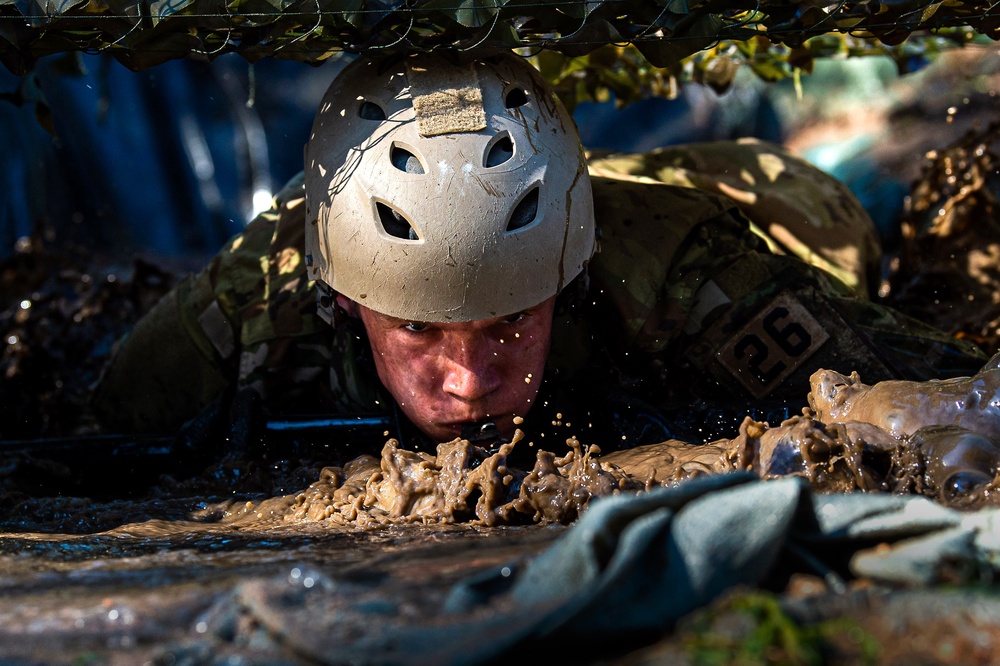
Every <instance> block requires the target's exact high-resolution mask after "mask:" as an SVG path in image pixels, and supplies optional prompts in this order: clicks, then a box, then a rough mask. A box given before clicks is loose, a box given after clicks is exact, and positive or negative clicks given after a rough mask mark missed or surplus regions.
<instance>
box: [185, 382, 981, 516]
mask: <svg viewBox="0 0 1000 666" xmlns="http://www.w3.org/2000/svg"><path fill="white" fill-rule="evenodd" d="M991 365H992V364H990V365H988V366H987V367H986V368H984V369H983V371H981V372H980V373H979V374H977V375H976V376H974V377H969V378H961V379H955V380H949V381H931V382H920V383H918V382H882V383H879V384H876V385H874V386H868V385H865V384H863V383H862V382H861V380H860V378H859V377H858V376H857V375H856V374H852V375H851V376H849V377H848V376H844V375H841V374H839V373H835V372H832V371H829V370H820V371H818V372H816V373H815V374H814V375H813V378H812V390H811V392H810V394H809V396H808V398H807V399H808V402H809V405H810V407H806V408H803V410H802V414H801V415H800V416H794V417H792V418H790V419H787V420H785V421H784V422H782V423H781V424H779V425H777V426H773V427H772V426H771V425H769V424H768V423H762V422H758V421H754V420H753V419H751V418H749V417H747V418H746V419H744V421H743V423H742V425H741V426H740V428H739V432H738V434H737V435H736V436H735V437H734V438H732V439H721V440H717V441H714V442H711V443H708V444H689V443H686V442H681V441H677V440H669V441H665V442H661V443H658V444H650V445H646V446H640V447H636V448H633V449H628V450H623V451H614V452H612V453H609V454H607V455H602V454H601V449H600V447H599V446H597V445H589V446H584V445H583V444H582V443H581V442H580V441H579V440H578V439H576V438H570V439H568V440H567V442H566V444H567V447H568V452H567V453H566V454H565V455H562V456H557V455H556V454H555V453H553V452H551V451H545V450H539V451H538V452H537V456H536V460H535V463H534V467H533V468H532V469H530V470H520V469H516V468H514V467H512V466H510V465H509V464H508V457H509V456H510V454H511V453H512V451H513V450H514V449H515V447H517V446H519V445H523V444H521V442H523V441H524V439H525V436H524V433H523V432H521V431H518V432H517V435H516V436H515V438H514V441H512V442H510V443H506V444H504V445H502V446H501V447H500V449H499V450H498V451H497V452H496V453H492V454H491V453H489V452H488V451H487V450H485V449H484V448H481V447H479V446H476V445H475V444H472V443H470V442H469V441H467V440H462V439H456V440H454V441H451V442H447V443H444V444H440V445H439V446H438V448H437V451H436V454H434V455H432V454H429V453H423V452H416V451H407V450H403V449H401V448H400V447H399V445H398V442H396V440H389V441H388V442H387V443H386V444H385V446H384V447H383V449H382V453H381V458H380V459H376V458H375V457H373V456H361V457H359V458H356V459H355V460H353V461H351V462H349V463H347V464H346V465H344V466H343V467H326V468H324V469H323V470H322V471H321V472H320V474H319V478H318V480H316V481H314V482H313V483H311V484H310V485H309V486H308V487H307V488H306V489H305V490H304V491H302V492H298V493H294V494H289V495H283V496H279V497H274V498H269V499H265V500H263V501H261V502H257V503H255V502H240V501H235V500H234V501H229V502H224V503H221V504H216V505H212V506H210V507H208V508H206V509H205V510H203V511H201V512H200V513H199V514H198V516H197V517H198V519H200V520H217V521H219V522H220V523H223V524H233V525H241V524H242V525H249V524H254V525H267V524H287V523H301V522H308V523H323V524H326V525H330V526H340V527H348V528H362V529H368V528H374V527H380V526H384V525H388V524H395V523H422V524H440V523H462V522H471V523H475V524H479V525H485V526H496V525H519V524H530V523H562V524H568V523H571V522H573V521H574V520H576V518H578V517H579V516H580V514H581V513H582V512H583V511H584V510H585V509H586V507H587V505H588V504H589V503H590V501H591V500H592V499H594V498H598V497H605V496H608V495H614V494H618V493H622V492H641V491H644V490H649V489H651V488H653V487H656V486H668V485H676V484H678V483H681V482H683V481H685V480H687V479H691V478H693V477H696V476H701V475H705V474H725V473H730V472H734V471H750V472H753V473H754V474H756V475H757V476H759V477H760V478H762V479H773V478H781V477H786V476H799V477H802V478H805V479H807V480H808V481H809V483H810V484H811V485H812V486H813V487H814V488H815V489H816V490H818V491H821V492H852V491H864V492H889V493H908V494H921V495H925V496H928V497H931V498H933V499H936V500H938V501H940V502H942V503H944V504H946V505H950V506H955V507H961V508H976V507H979V506H983V505H986V504H996V503H997V501H996V497H997V492H996V491H997V489H998V488H1000V447H998V446H997V444H996V441H998V438H1000V413H998V405H1000V397H998V396H1000V393H998V391H1000V370H998V369H997V368H995V367H991Z"/></svg>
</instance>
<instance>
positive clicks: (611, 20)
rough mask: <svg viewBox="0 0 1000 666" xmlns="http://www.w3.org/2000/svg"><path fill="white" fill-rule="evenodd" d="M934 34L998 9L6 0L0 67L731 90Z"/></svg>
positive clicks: (889, 0)
mask: <svg viewBox="0 0 1000 666" xmlns="http://www.w3.org/2000/svg"><path fill="white" fill-rule="evenodd" d="M970 28H971V29H970ZM927 31H935V34H936V35H937V36H938V37H934V38H933V39H939V38H940V39H945V40H946V41H949V42H958V43H965V42H967V41H970V40H971V39H973V38H975V37H976V35H977V34H979V35H986V36H988V37H991V38H994V39H995V38H997V36H998V35H1000V9H998V8H997V5H995V4H992V3H990V2H986V1H985V0H946V1H944V2H942V1H940V0H882V1H880V0H860V1H844V0H841V1H836V2H827V1H824V0H820V1H819V2H785V1H784V0H753V1H751V0H726V1H724V2H722V1H719V0H691V1H689V2H674V1H673V0H656V1H654V2H650V1H649V0H568V1H564V2H558V1H556V2H553V1H546V2H538V1H533V2H526V1H525V0H452V1H451V2H443V1H442V0H405V1H403V0H371V1H368V2H365V1H364V0H349V1H343V2H337V1H336V0H154V1H152V2H134V1H131V0H0V61H2V62H3V63H4V65H6V66H7V67H8V68H9V69H11V70H12V71H14V72H18V73H23V72H25V71H27V70H28V69H29V68H30V66H31V64H32V62H33V61H34V60H35V59H36V58H38V57H40V56H43V55H47V54H52V53H60V52H70V51H85V52H99V51H107V52H110V53H112V54H113V55H114V56H115V57H116V58H117V59H119V60H120V61H121V62H123V63H124V64H126V65H127V66H128V67H130V68H132V69H136V70H138V69H144V68H147V67H151V66H153V65H156V64H159V63H161V62H164V61H167V60H170V59H174V58H181V57H189V56H191V57H200V58H205V59H212V58H214V57H215V56H218V55H220V54H223V53H228V52H237V53H240V54H241V55H243V56H244V57H246V58H247V59H248V60H250V61H255V60H258V59H260V58H263V57H269V56H271V57H279V58H288V59H293V60H301V61H306V62H311V63H318V62H321V61H323V60H325V59H327V58H329V57H330V56H331V55H332V54H334V53H336V52H338V51H347V52H354V53H357V52H361V51H366V50H371V49H385V48H405V49H435V48H456V49H470V48H480V47H482V46H487V45H492V46H499V47H504V48H513V47H535V48H551V49H554V50H556V51H558V52H561V53H562V54H565V55H568V56H571V57H573V56H580V55H584V54H587V53H590V52H592V51H594V50H595V49H597V48H598V47H601V46H605V45H619V46H620V45H624V44H634V45H635V47H637V48H638V50H639V51H640V52H641V53H642V55H643V56H645V58H646V59H647V60H648V61H649V62H650V63H651V64H653V65H654V66H656V67H673V66H675V65H677V64H678V63H679V62H681V61H682V60H683V59H684V58H686V57H688V56H691V55H692V54H696V53H698V52H699V51H702V50H703V49H706V48H708V47H711V46H713V45H719V44H723V45H725V44H727V43H731V44H730V45H731V46H732V49H727V53H717V54H715V55H724V56H725V58H724V59H722V60H721V61H720V62H717V63H716V64H715V65H713V66H712V67H708V66H706V67H705V68H703V69H702V70H701V71H702V72H703V73H705V72H707V73H708V75H709V76H710V77H711V76H718V75H722V76H723V78H725V72H726V71H727V70H728V69H729V66H728V65H729V61H728V60H727V59H728V58H732V57H736V58H737V59H752V60H754V61H755V62H756V63H757V65H758V69H759V72H758V73H761V74H762V75H764V76H770V75H774V74H775V73H776V72H774V71H769V70H768V68H769V67H771V66H772V65H773V64H774V63H773V59H769V58H768V57H762V56H766V54H767V52H768V51H769V50H771V49H772V47H780V49H779V50H780V53H779V61H780V63H783V64H786V65H787V64H788V63H791V65H792V66H793V67H798V68H802V69H808V66H809V63H810V62H811V59H812V58H813V57H814V56H816V55H817V54H819V55H830V54H831V53H838V52H839V53H844V52H853V51H854V50H857V49H861V50H870V49H872V48H877V49H881V50H882V52H885V50H886V49H888V50H889V51H891V52H892V54H893V55H894V56H895V57H896V58H897V61H898V62H900V63H901V64H903V66H905V60H906V59H907V58H908V57H910V55H911V54H908V53H907V52H906V50H905V49H902V50H900V49H896V48H895V47H897V46H899V45H902V44H903V42H904V40H907V38H908V37H909V36H910V35H912V34H916V33H924V34H926V32H927ZM859 40H860V41H859ZM873 45H874V46H873ZM923 49H924V47H921V52H922V50H923Z"/></svg>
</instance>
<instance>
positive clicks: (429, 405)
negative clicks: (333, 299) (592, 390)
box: [357, 298, 555, 442]
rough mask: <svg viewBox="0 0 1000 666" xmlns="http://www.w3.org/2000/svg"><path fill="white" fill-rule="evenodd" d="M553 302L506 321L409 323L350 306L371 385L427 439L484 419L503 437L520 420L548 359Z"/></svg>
mask: <svg viewBox="0 0 1000 666" xmlns="http://www.w3.org/2000/svg"><path fill="white" fill-rule="evenodd" d="M554 307H555V298H550V299H549V300H547V301H545V302H544V303H541V304H539V305H537V306H535V307H533V308H531V309H529V310H525V311H524V312H518V313H514V314H512V315H509V316H506V317H497V318H495V319H486V320H481V321H473V322H463V323H439V322H435V323H428V322H412V321H406V320H402V319H397V318H395V317H390V316H388V315H384V314H381V313H378V312H375V311H374V310H370V309H368V308H365V307H362V306H357V311H358V312H359V314H360V316H361V320H362V321H363V322H364V325H365V330H366V331H367V333H368V339H369V341H370V342H371V348H372V353H373V355H374V358H375V367H376V369H377V370H378V375H379V379H380V380H381V381H382V383H383V384H384V385H385V387H386V389H388V391H389V392H390V393H391V394H392V396H393V398H394V399H395V400H396V402H397V403H398V404H399V406H400V409H402V410H403V413H405V414H406V416H407V417H408V418H409V419H410V420H411V421H412V422H413V423H414V424H415V425H416V426H417V427H418V428H420V429H421V430H422V431H423V432H424V433H425V434H427V436H428V437H430V438H431V439H432V440H435V441H439V442H444V441H448V440H451V439H454V438H455V437H458V436H459V435H460V434H461V431H462V425H463V424H465V423H474V422H479V421H484V420H491V421H494V422H495V423H496V424H497V427H498V428H499V429H500V433H501V434H502V435H504V436H505V437H506V438H508V439H509V438H511V437H512V436H513V434H514V429H515V424H514V418H515V417H517V416H523V415H525V414H527V412H528V410H530V409H531V406H532V404H534V401H535V397H536V396H537V395H538V389H539V387H540V386H541V381H542V372H543V371H544V368H545V361H546V358H547V357H548V353H549V341H550V338H551V332H552V314H553V310H554Z"/></svg>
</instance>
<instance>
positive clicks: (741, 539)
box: [202, 474, 1000, 664]
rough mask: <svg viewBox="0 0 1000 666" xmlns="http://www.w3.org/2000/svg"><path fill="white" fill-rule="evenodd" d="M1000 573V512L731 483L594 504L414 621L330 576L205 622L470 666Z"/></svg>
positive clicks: (779, 484)
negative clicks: (854, 583)
mask: <svg viewBox="0 0 1000 666" xmlns="http://www.w3.org/2000/svg"><path fill="white" fill-rule="evenodd" d="M838 558H839V559H838ZM998 563H1000V518H998V513H997V510H995V509H988V510H980V511H978V512H975V513H972V512H969V513H962V512H958V511H954V510H951V509H947V508H944V507H942V506H940V505H937V504H935V503H933V502H931V501H929V500H926V499H924V498H919V497H896V496H887V495H875V494H872V495H869V494H863V493H857V494H849V495H814V494H813V493H812V491H811V489H810V487H809V485H808V484H807V483H805V482H804V481H803V480H802V479H798V478H786V479H781V480H776V481H759V480H757V479H755V478H754V477H752V476H749V475H745V474H731V475H720V476H709V477H703V478H700V479H695V480H692V481H689V482H686V483H684V484H682V485H680V486H677V487H675V488H661V489H656V490H653V491H651V492H648V493H643V494H639V495H629V496H625V495H621V496H617V497H611V498H606V499H602V500H598V501H595V502H594V503H593V504H592V505H591V507H590V508H589V509H588V510H587V511H586V513H585V514H584V516H583V517H582V518H581V519H580V521H579V522H578V523H577V524H576V525H574V526H573V527H572V528H570V529H569V530H567V532H566V533H565V534H563V535H562V536H561V537H560V538H559V539H557V540H556V541H555V542H554V543H553V544H552V545H551V546H550V547H549V548H548V549H547V550H545V551H543V552H542V553H541V554H539V555H538V556H536V557H535V558H533V559H530V560H528V561H525V562H513V563H511V564H510V565H508V566H505V567H502V568H500V569H498V570H495V571H486V572H481V573H479V574H477V575H474V576H470V577H469V578H468V579H466V580H464V581H462V582H461V583H459V584H458V585H456V586H455V587H454V588H453V589H452V590H451V591H450V593H448V594H447V595H442V597H441V598H439V599H437V600H431V601H429V602H428V607H427V608H421V609H418V610H413V609H411V610H409V611H407V609H406V604H404V603H399V604H396V603H395V602H394V601H393V599H392V598H391V594H389V595H387V594H386V593H385V591H384V590H383V591H382V592H381V593H380V590H379V589H378V588H377V586H376V587H375V588H370V587H369V588H358V587H357V586H354V585H351V584H349V583H344V582H337V581H333V580H329V579H327V578H326V577H325V576H323V574H321V573H316V574H311V575H312V576H314V578H315V581H316V582H315V584H312V585H311V586H310V587H309V589H304V588H303V587H302V586H301V584H296V585H293V584H292V582H290V580H287V579H286V580H274V581H250V582H247V583H245V584H243V585H242V586H241V587H239V588H237V590H236V591H235V592H234V595H233V597H232V598H231V599H230V600H229V601H227V604H228V605H227V604H224V605H223V608H221V609H219V608H217V609H215V610H214V611H213V613H212V614H211V615H210V616H208V619H203V620H202V621H203V622H206V623H207V624H209V625H210V626H211V627H212V631H214V632H215V633H216V634H217V635H225V634H227V633H230V632H231V629H227V628H226V626H231V625H232V624H233V623H234V622H235V620H234V619H233V618H234V617H235V616H234V611H233V609H234V608H236V609H238V610H239V612H242V613H248V612H249V613H250V614H251V615H253V616H254V618H255V619H256V621H257V623H258V624H260V625H262V626H264V627H266V628H269V630H270V631H271V632H272V633H273V634H275V636H276V639H280V641H282V642H283V643H284V644H286V645H291V646H292V647H293V648H294V649H295V651H296V652H298V653H301V654H305V655H308V656H309V657H310V658H312V659H315V660H317V661H320V662H325V663H345V662H349V663H358V664H366V663H371V664H373V663H379V664H385V663H398V664H418V663H435V664H466V663H470V664H471V663H481V662H483V661H485V660H490V659H494V658H497V657H500V656H503V655H506V654H508V653H510V652H511V651H512V650H515V649H517V650H520V649H530V647H531V646H532V645H537V644H538V643H539V642H540V641H543V640H557V641H559V644H561V645H567V644H576V645H590V644H593V643H592V641H595V640H601V639H602V638H605V639H607V638H615V639H620V638H621V637H622V636H623V635H628V634H642V633H648V632H652V631H663V630H666V629H669V628H670V627H671V626H672V625H673V623H674V622H675V621H676V620H677V619H679V618H680V617H682V616H683V615H685V614H687V613H690V612H691V611H693V610H695V609H697V608H699V607H700V606H703V605H705V604H707V603H709V602H711V601H712V600H713V599H715V598H716V597H718V596H719V595H720V594H721V593H723V592H724V591H726V590H727V589H730V588H732V587H734V586H736V585H751V586H752V585H755V584H758V583H760V582H761V581H762V580H764V579H765V576H767V574H768V573H769V572H772V571H775V570H779V571H784V572H786V573H787V572H790V571H792V570H796V569H798V570H809V569H808V567H809V566H813V567H818V568H820V569H823V568H826V570H834V569H840V570H844V569H849V570H850V571H851V572H852V573H853V574H854V575H856V576H866V577H869V578H872V579H874V580H875V581H877V582H887V583H893V584H896V585H911V586H927V585H933V584H935V583H938V582H948V583H955V582H960V581H961V580H981V579H982V578H983V577H984V576H986V575H988V574H990V573H992V571H993V569H994V568H995V567H996V566H997V564H998ZM817 572H818V573H822V571H817ZM220 618H223V619H225V618H228V619H226V620H225V621H224V622H223V621H222V620H221V619H220ZM303 627H308V630H302V628H303ZM296 628H298V629H297V630H296ZM574 638H575V639H581V638H585V639H586V640H583V641H581V640H576V641H572V640H567V639H574Z"/></svg>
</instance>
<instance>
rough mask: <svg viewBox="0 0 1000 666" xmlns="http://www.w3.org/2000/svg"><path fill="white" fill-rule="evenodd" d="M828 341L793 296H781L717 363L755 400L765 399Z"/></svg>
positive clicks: (721, 353)
mask: <svg viewBox="0 0 1000 666" xmlns="http://www.w3.org/2000/svg"><path fill="white" fill-rule="evenodd" d="M829 337H830V336H829V335H828V334H827V332H826V331H825V330H824V329H823V327H822V326H821V325H820V323H819V322H818V321H816V319H815V318H814V317H813V316H812V315H811V314H810V313H809V311H808V310H806V309H805V307H804V306H803V305H802V304H801V303H800V302H799V301H798V300H797V299H796V298H795V297H794V296H792V295H791V294H790V293H788V292H782V293H781V294H779V295H778V296H777V297H776V298H775V299H774V300H773V301H771V303H770V304H769V305H767V306H766V307H764V309H763V310H761V311H760V312H759V313H758V314H757V316H756V317H754V318H753V319H751V320H750V321H749V322H747V324H746V326H744V327H743V328H742V329H741V330H740V332H739V333H737V334H736V335H735V336H733V337H732V339H730V340H729V342H727V343H726V344H725V345H724V346H723V347H722V349H720V350H719V353H718V359H719V362H720V363H722V365H723V366H725V367H726V369H727V370H729V371H730V372H731V373H732V374H733V375H734V376H735V377H736V378H737V379H738V380H739V381H740V382H741V383H742V384H743V385H744V386H745V387H746V388H747V389H748V390H749V391H750V393H751V394H753V396H754V397H756V398H762V397H764V396H765V395H767V394H768V393H770V392H771V390H772V389H773V388H774V387H775V386H777V385H778V384H780V383H781V382H782V381H783V380H784V379H785V378H787V377H788V376H789V375H790V374H792V373H793V372H794V371H795V370H796V369H797V368H798V367H799V366H800V365H802V363H804V362H805V361H806V359H808V358H809V357H810V356H812V354H813V352H815V351H816V350H817V349H818V348H819V347H820V345H822V344H823V343H824V342H826V341H827V340H828V339H829Z"/></svg>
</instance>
